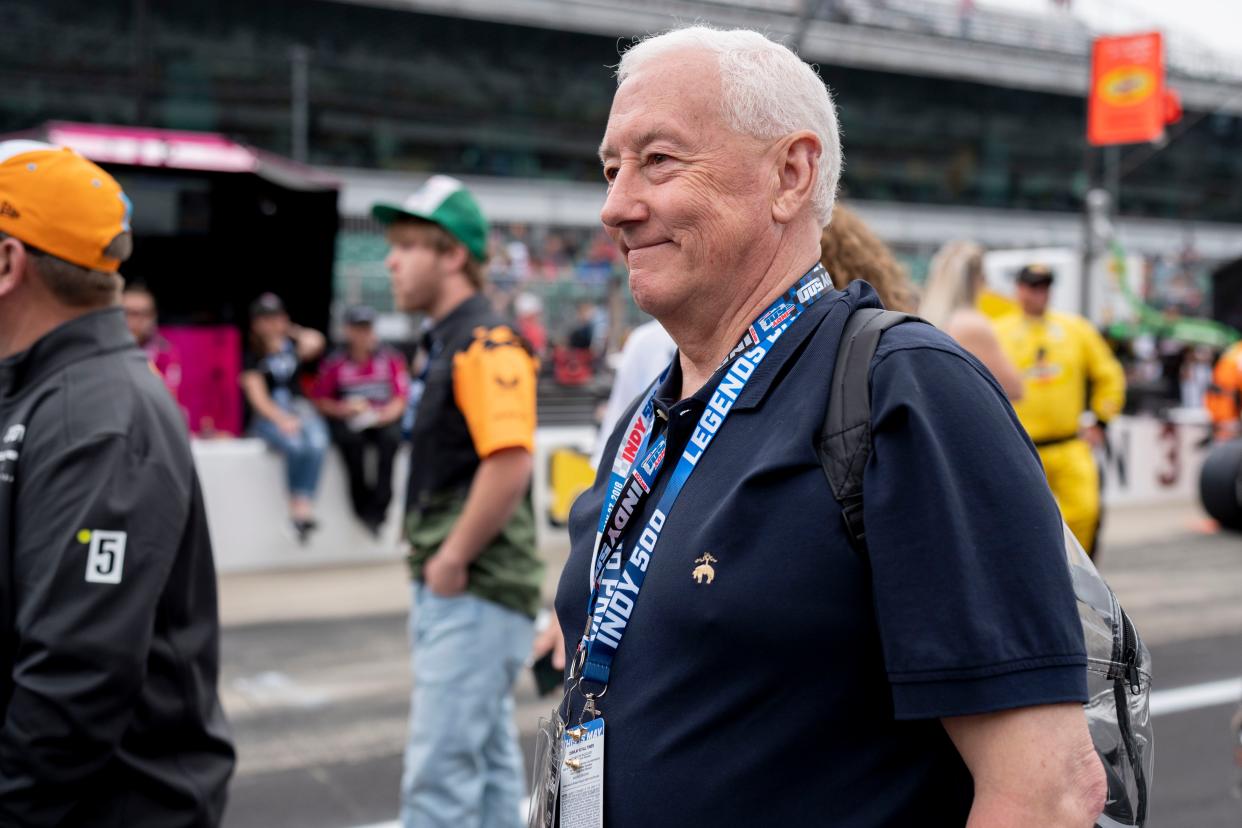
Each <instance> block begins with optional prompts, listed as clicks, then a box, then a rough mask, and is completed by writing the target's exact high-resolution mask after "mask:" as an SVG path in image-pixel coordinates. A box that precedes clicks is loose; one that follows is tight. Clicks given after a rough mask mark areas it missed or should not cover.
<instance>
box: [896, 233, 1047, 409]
mask: <svg viewBox="0 0 1242 828" xmlns="http://www.w3.org/2000/svg"><path fill="white" fill-rule="evenodd" d="M983 283H984V279H983V248H982V247H980V246H979V245H977V244H975V243H974V242H968V241H951V242H948V243H947V244H945V245H944V246H943V247H941V248H940V249H939V250H938V251H936V255H935V256H933V257H932V261H931V269H930V271H929V273H928V276H927V285H926V287H925V288H924V291H923V301H922V302H920V303H919V316H921V317H923V318H924V319H926V320H927V321H928V322H930V323H932V324H933V325H935V326H936V327H937V328H940V330H942V331H944V332H945V333H947V334H948V335H949V336H951V337H953V338H954V339H956V340H957V343H958V344H959V345H961V346H962V347H963V348H965V349H966V350H967V351H970V353H972V354H974V355H975V357H976V358H977V359H978V360H979V361H980V362H982V363H983V364H984V365H985V366H986V367H987V369H988V370H989V371H991V372H992V376H994V377H995V378H996V381H997V382H998V383H1000V386H1001V388H1003V389H1004V390H1005V394H1006V395H1007V396H1008V397H1009V399H1010V400H1015V401H1016V400H1020V399H1022V375H1021V374H1019V373H1018V369H1017V368H1015V367H1014V364H1013V363H1012V362H1010V361H1009V358H1008V357H1006V356H1005V353H1004V351H1002V350H1001V345H1000V339H998V338H997V336H996V331H995V330H994V329H993V328H992V323H991V322H990V321H988V318H987V317H986V316H984V315H983V314H982V313H980V312H979V311H978V309H977V308H976V306H975V305H976V302H977V300H978V298H979V291H981V290H982V289H983Z"/></svg>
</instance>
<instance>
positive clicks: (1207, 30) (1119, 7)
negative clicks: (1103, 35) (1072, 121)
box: [976, 0, 1242, 58]
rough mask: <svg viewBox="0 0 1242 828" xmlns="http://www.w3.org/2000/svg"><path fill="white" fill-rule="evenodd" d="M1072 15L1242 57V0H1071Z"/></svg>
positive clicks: (1046, 4)
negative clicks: (1179, 35)
mask: <svg viewBox="0 0 1242 828" xmlns="http://www.w3.org/2000/svg"><path fill="white" fill-rule="evenodd" d="M976 5H977V6H980V7H984V6H992V7H999V8H1010V9H1020V10H1023V11H1034V12H1049V13H1051V12H1050V10H1051V9H1052V8H1053V5H1052V3H1051V2H1050V0H976ZM1071 9H1072V12H1073V14H1074V15H1075V16H1077V17H1081V18H1083V19H1085V20H1087V21H1088V22H1089V23H1090V24H1091V25H1092V26H1093V27H1097V28H1099V29H1100V30H1101V31H1106V32H1110V33H1111V32H1117V33H1123V32H1126V31H1141V30H1144V29H1151V28H1158V29H1163V30H1165V31H1170V30H1177V31H1181V32H1183V33H1185V34H1187V35H1190V36H1192V37H1194V38H1196V39H1198V40H1200V41H1202V42H1203V43H1204V45H1206V46H1209V47H1211V48H1212V50H1213V51H1216V52H1218V53H1220V54H1222V55H1228V56H1230V57H1232V58H1242V0H1071Z"/></svg>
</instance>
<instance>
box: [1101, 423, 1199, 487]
mask: <svg viewBox="0 0 1242 828" xmlns="http://www.w3.org/2000/svg"><path fill="white" fill-rule="evenodd" d="M1210 430H1211V427H1210V426H1209V424H1208V419H1207V414H1206V412H1204V411H1203V410H1202V409H1175V410H1173V411H1171V412H1169V415H1168V417H1167V419H1157V418H1156V417H1148V416H1139V417H1118V418H1117V419H1115V420H1113V421H1112V422H1111V423H1110V424H1109V426H1108V445H1109V449H1110V451H1109V453H1108V456H1104V455H1100V462H1101V464H1102V466H1103V468H1104V503H1105V504H1106V505H1108V506H1128V505H1142V504H1155V503H1171V502H1186V503H1192V502H1195V501H1197V500H1198V498H1199V469H1200V468H1201V467H1202V466H1203V458H1204V457H1206V456H1207V447H1206V446H1203V445H1201V444H1202V443H1203V438H1204V437H1205V436H1207V435H1208V433H1209V432H1210Z"/></svg>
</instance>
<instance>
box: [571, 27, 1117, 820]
mask: <svg viewBox="0 0 1242 828" xmlns="http://www.w3.org/2000/svg"><path fill="white" fill-rule="evenodd" d="M618 78H619V83H618V88H617V92H616V97H615V98H614V100H613V105H612V110H611V114H610V116H609V119H608V126H607V131H606V133H605V136H604V140H603V144H602V146H601V149H600V157H601V160H602V162H603V169H604V177H605V178H606V179H607V181H608V188H609V189H608V197H607V200H606V203H605V205H604V207H603V211H602V215H601V217H602V219H603V222H604V224H605V225H606V227H607V229H608V232H609V233H610V234H611V235H612V237H613V239H614V240H615V241H616V243H617V245H618V248H619V249H620V251H621V252H622V254H623V255H624V256H625V257H626V261H627V262H628V265H629V269H630V287H631V290H632V292H633V294H634V297H635V300H636V301H637V303H638V305H639V306H640V307H641V308H642V309H643V310H645V311H647V312H649V313H651V314H652V315H653V316H655V317H656V318H657V319H658V320H659V321H660V323H661V324H662V325H663V326H664V327H665V328H666V329H667V330H668V332H669V333H670V334H671V335H672V337H673V340H674V341H675V342H676V343H677V346H678V353H677V356H676V358H674V360H673V361H672V364H671V365H670V366H669V368H668V370H667V371H666V373H665V374H664V375H662V377H661V378H660V379H659V380H657V381H656V382H655V384H654V385H653V387H652V388H651V389H650V390H649V391H648V392H647V394H645V395H644V396H643V397H641V398H640V399H639V400H637V401H636V402H635V403H634V404H633V405H632V406H631V407H630V411H629V412H628V413H627V414H626V416H624V417H623V418H622V419H621V420H620V423H619V428H617V429H616V430H615V431H614V432H613V434H612V436H611V438H610V440H609V442H608V447H607V449H606V451H605V453H604V458H605V463H603V464H602V466H601V472H600V475H599V477H598V479H597V481H596V484H595V486H594V487H593V488H592V490H591V491H590V492H588V493H587V494H585V495H584V496H583V497H582V498H580V499H579V501H578V502H577V504H576V505H575V507H574V509H573V512H572V515H571V518H570V534H571V539H572V550H571V556H570V559H569V562H568V564H567V565H566V568H565V571H564V573H563V574H562V577H561V581H560V587H559V590H558V594H557V599H556V609H557V614H558V617H559V619H560V622H561V625H562V633H563V635H564V636H565V640H566V642H567V643H568V652H567V656H568V661H569V663H570V665H571V667H570V675H569V677H568V678H569V684H568V688H569V690H570V694H569V701H568V702H567V708H568V709H567V710H566V711H565V712H566V714H567V715H566V719H567V720H568V721H569V722H570V723H572V724H574V725H576V724H577V723H578V722H580V721H585V722H591V721H594V720H595V719H593V717H594V716H601V717H602V720H603V722H604V724H605V726H606V732H607V749H606V753H605V756H606V761H605V762H604V763H603V770H602V771H601V772H600V775H601V777H602V779H601V781H602V790H603V794H602V797H603V804H602V809H597V808H596V807H593V806H592V798H593V797H595V796H596V793H595V790H596V789H595V787H594V786H583V785H581V784H579V778H580V775H579V771H583V769H584V768H585V769H586V771H584V772H586V773H589V772H594V771H593V769H594V768H595V767H596V765H595V764H594V763H592V762H588V761H586V760H585V759H582V758H573V757H575V756H581V755H582V754H581V751H580V750H578V749H577V748H574V747H573V746H572V745H571V746H570V748H569V750H570V751H571V753H570V754H569V759H570V760H571V761H572V763H573V764H568V763H566V768H567V769H563V770H562V771H561V786H560V803H561V810H560V814H561V818H560V824H561V825H562V826H563V828H570V826H572V828H582V826H585V825H590V826H598V825H600V824H606V825H608V826H610V828H632V827H633V826H643V827H644V828H646V826H651V825H668V824H673V823H678V824H693V825H832V826H836V827H837V828H839V827H840V826H850V828H864V827H865V828H880V826H894V825H919V826H923V828H927V827H928V826H958V827H959V828H960V826H962V825H971V826H979V827H982V826H989V828H991V827H992V826H1033V825H1039V826H1082V827H1083V828H1087V826H1090V825H1092V823H1093V820H1094V817H1095V815H1097V814H1098V813H1099V812H1100V810H1101V808H1102V807H1103V804H1104V790H1105V780H1104V774H1103V769H1102V767H1101V765H1100V763H1099V760H1098V758H1097V757H1096V755H1095V753H1094V750H1093V746H1092V743H1091V738H1090V735H1089V733H1088V730H1087V723H1086V719H1085V716H1084V713H1083V710H1082V702H1083V701H1084V700H1085V698H1086V683H1085V671H1084V665H1085V662H1086V659H1085V655H1084V648H1083V640H1082V631H1081V627H1080V624H1079V621H1078V618H1077V613H1076V609H1075V604H1074V597H1073V592H1072V590H1071V586H1070V583H1069V579H1068V575H1067V570H1066V567H1065V564H1064V561H1063V559H1062V555H1063V538H1062V528H1061V522H1060V519H1059V517H1058V514H1057V509H1056V506H1055V504H1054V502H1053V500H1052V497H1051V495H1050V494H1049V492H1048V487H1047V485H1046V484H1045V482H1044V478H1043V474H1042V471H1041V470H1040V466H1039V460H1038V458H1037V456H1036V454H1035V452H1034V450H1033V448H1032V447H1031V445H1030V443H1029V442H1028V441H1027V440H1026V439H1025V438H1024V436H1023V434H1022V430H1021V427H1020V426H1019V424H1018V423H1017V421H1016V420H1015V418H1014V416H1013V413H1012V410H1011V409H1010V408H1009V406H1008V404H1007V403H1006V401H1005V395H1004V393H1003V392H1002V391H1001V389H1000V388H999V387H998V386H997V385H996V383H995V381H994V380H992V379H991V378H990V376H989V375H988V374H987V372H986V370H985V369H983V368H982V366H981V365H980V364H979V363H978V362H977V361H976V360H975V359H974V358H972V357H970V356H969V355H968V354H966V353H965V352H964V351H962V350H961V348H959V347H958V346H957V345H956V344H954V343H953V342H952V341H951V340H950V339H949V338H948V337H946V336H944V335H943V334H941V333H940V332H938V331H936V330H935V329H933V328H932V327H931V326H928V325H902V326H898V327H895V328H893V329H892V330H890V331H889V332H888V333H887V334H886V335H885V337H884V339H883V340H882V342H881V345H880V348H879V350H878V351H877V352H876V355H875V357H874V360H873V363H872V368H871V371H872V382H871V385H872V421H871V422H872V445H873V448H872V452H871V455H870V461H869V464H868V466H867V468H866V473H865V477H864V490H865V494H866V497H865V501H864V502H865V506H864V508H865V520H866V527H867V547H868V554H867V556H866V558H863V557H862V556H860V555H859V554H858V553H857V552H856V551H855V550H854V548H853V547H852V545H851V542H850V539H849V537H848V535H847V532H846V528H845V526H844V522H843V521H842V520H840V519H839V518H838V517H837V515H838V513H839V512H840V510H841V504H839V503H837V502H836V501H835V500H833V497H832V494H831V492H830V489H829V487H828V485H827V483H826V481H825V479H824V475H823V472H822V470H821V467H820V463H819V460H818V457H817V454H816V438H817V436H818V433H819V430H820V426H821V424H822V423H823V419H824V412H825V409H826V405H827V400H828V396H829V380H830V377H831V374H832V366H833V364H834V360H835V356H836V351H837V345H838V341H839V339H840V336H841V332H842V329H843V325H844V322H845V320H846V318H847V317H848V316H849V315H850V313H851V312H852V311H853V310H855V309H858V308H864V307H878V306H879V302H878V300H877V299H876V298H875V294H874V292H873V291H872V290H871V289H870V287H869V286H867V285H865V283H856V284H854V285H851V286H850V288H849V289H848V290H846V291H843V292H836V291H832V290H831V287H830V283H829V282H828V278H827V274H825V273H824V272H823V271H822V270H821V269H820V268H819V266H818V265H817V260H818V258H819V238H820V230H821V228H822V227H823V226H824V224H825V223H826V222H828V221H829V219H830V218H831V213H832V204H833V198H834V194H835V190H836V183H837V179H838V176H839V173H840V169H841V152H840V146H839V143H838V138H837V125H836V117H835V113H834V108H833V104H832V101H831V98H830V96H829V94H828V91H827V90H826V88H825V87H824V85H823V84H822V82H821V81H820V79H819V78H818V77H817V76H816V74H815V73H814V71H813V70H812V69H811V68H810V67H809V66H807V65H806V64H804V63H803V62H802V61H800V60H799V59H798V58H797V57H796V56H795V55H794V54H793V53H792V52H790V51H789V50H787V49H786V48H784V47H783V46H780V45H778V44H775V43H773V42H771V41H769V40H768V39H766V38H764V37H763V36H761V35H759V34H758V33H755V32H749V31H731V32H721V31H713V30H709V29H704V28H698V27H695V28H688V29H682V30H678V31H674V32H671V33H668V34H665V35H661V36H658V37H654V38H651V39H649V40H646V41H644V42H642V43H640V44H638V45H637V46H635V47H634V48H632V49H631V50H629V51H628V52H627V53H626V54H625V55H624V56H623V58H622V61H621V66H620V70H619V73H618ZM735 421H736V422H735ZM613 458H615V460H614V459H613ZM596 564H597V565H596ZM588 608H589V609H588ZM584 630H585V633H584ZM597 733H598V729H591V730H588V731H581V730H578V729H576V727H575V728H571V731H570V734H571V735H576V736H579V737H580V738H583V739H594V738H595V734H597ZM584 734H585V735H584ZM591 749H592V750H594V749H595V748H591ZM589 758H590V757H589V756H587V759H589ZM584 762H585V763H584ZM584 814H586V816H583V815H584Z"/></svg>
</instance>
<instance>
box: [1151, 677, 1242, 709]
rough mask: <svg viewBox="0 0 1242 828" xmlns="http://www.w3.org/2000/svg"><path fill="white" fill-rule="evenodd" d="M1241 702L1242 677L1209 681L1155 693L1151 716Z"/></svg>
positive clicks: (1153, 694) (1152, 696)
mask: <svg viewBox="0 0 1242 828" xmlns="http://www.w3.org/2000/svg"><path fill="white" fill-rule="evenodd" d="M1239 701H1242V677H1239V678H1231V679H1222V680H1221V681H1209V682H1205V683H1203V684H1192V685H1190V686H1189V687H1174V688H1172V689H1170V690H1157V691H1155V692H1154V693H1152V694H1151V715H1153V716H1164V715H1168V714H1170V713H1182V712H1184V711H1187V710H1198V709H1199V708H1201V707H1216V706H1218V705H1225V704H1237V703H1238V702H1239Z"/></svg>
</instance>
